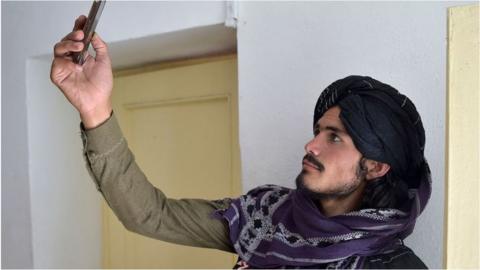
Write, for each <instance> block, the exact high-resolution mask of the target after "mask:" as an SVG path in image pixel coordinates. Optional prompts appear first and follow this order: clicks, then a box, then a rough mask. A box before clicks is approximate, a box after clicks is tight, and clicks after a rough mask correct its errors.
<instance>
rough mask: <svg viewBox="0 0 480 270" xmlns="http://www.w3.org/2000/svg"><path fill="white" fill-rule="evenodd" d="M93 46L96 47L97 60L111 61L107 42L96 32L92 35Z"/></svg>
mask: <svg viewBox="0 0 480 270" xmlns="http://www.w3.org/2000/svg"><path fill="white" fill-rule="evenodd" d="M92 47H93V49H95V54H96V56H95V60H97V61H108V62H110V57H109V56H108V47H107V44H106V43H105V42H104V41H103V40H102V39H101V38H100V36H99V35H98V34H97V33H96V32H95V33H94V34H93V37H92Z"/></svg>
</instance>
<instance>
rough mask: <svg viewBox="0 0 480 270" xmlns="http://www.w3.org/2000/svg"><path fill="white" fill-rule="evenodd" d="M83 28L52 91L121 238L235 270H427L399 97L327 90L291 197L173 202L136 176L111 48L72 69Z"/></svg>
mask: <svg viewBox="0 0 480 270" xmlns="http://www.w3.org/2000/svg"><path fill="white" fill-rule="evenodd" d="M85 19H86V18H85V17H84V16H82V17H80V18H79V19H77V21H76V23H75V27H74V31H73V32H71V33H70V34H68V35H67V36H66V37H65V38H64V39H63V40H62V41H60V42H59V43H57V44H56V45H55V49H54V54H55V58H54V60H53V63H52V70H51V79H52V81H53V82H54V83H55V84H56V85H57V86H58V87H59V88H60V90H61V91H62V92H63V93H64V94H65V96H66V98H67V99H68V100H69V101H70V102H71V103H72V104H73V106H74V107H75V108H76V109H77V110H78V111H79V113H80V116H81V119H82V139H83V142H84V147H85V151H84V153H85V157H86V161H87V167H88V169H89V171H90V173H91V175H92V177H93V179H94V180H95V183H96V184H97V189H98V190H99V191H100V192H101V193H102V195H103V196H104V198H105V199H106V201H107V203H108V204H109V206H110V207H111V208H112V210H113V211H114V212H115V214H116V215H117V217H118V218H119V219H120V221H121V222H122V223H123V224H124V226H125V227H126V228H127V229H129V230H131V231H134V232H137V233H140V234H143V235H146V236H149V237H153V238H156V239H160V240H164V241H169V242H173V243H177V244H184V245H190V246H197V247H208V248H216V249H220V250H225V251H230V252H235V253H237V254H238V255H239V261H238V264H237V266H236V267H239V268H426V266H425V264H424V263H423V262H422V261H421V260H420V259H419V258H418V257H417V256H416V255H415V254H414V253H413V251H412V250H411V249H409V248H408V247H406V246H404V245H403V241H402V240H403V239H404V238H405V237H407V236H408V235H409V234H410V233H411V232H412V230H413V227H414V225H415V220H416V218H417V217H418V216H419V215H420V213H421V212H422V210H423V209H424V208H425V205H426V203H427V201H428V199H429V196H430V192H431V182H430V171H429V168H428V164H427V162H426V160H425V158H424V154H423V150H424V145H425V134H424V129H423V126H422V122H421V119H420V116H419V114H418V112H417V111H416V109H415V106H414V105H413V103H412V102H411V101H410V100H409V99H408V98H407V97H406V96H404V95H402V94H400V93H399V92H398V91H397V90H395V89H394V88H392V87H391V86H389V85H386V84H383V83H381V82H379V81H376V80H374V79H372V78H370V77H361V76H349V77H347V78H344V79H341V80H338V81H336V82H334V83H333V84H331V85H330V86H329V87H327V89H325V90H324V91H323V92H322V94H321V95H320V98H319V99H318V101H317V104H316V106H315V112H314V121H313V126H314V137H313V139H312V140H311V141H309V142H308V143H307V144H306V145H305V152H306V154H305V157H304V158H303V162H302V170H301V172H300V174H299V175H298V177H297V179H296V184H297V189H295V190H292V189H288V188H284V187H280V186H275V185H266V186H261V187H258V188H256V189H254V190H251V191H250V192H248V193H247V194H246V195H244V196H241V197H240V198H236V199H223V200H218V201H208V200H201V199H182V200H174V199H168V198H166V197H165V195H164V194H163V193H162V192H161V191H160V190H159V189H157V188H156V187H154V186H152V184H151V183H150V182H148V180H147V179H146V178H145V175H144V174H143V173H142V171H141V170H140V168H138V166H137V164H136V163H135V160H134V157H133V155H132V153H131V152H130V150H129V148H128V145H127V142H126V141H125V139H124V138H123V135H122V133H121V130H120V128H119V126H118V123H117V121H116V119H115V115H114V114H113V112H112V108H111V103H110V95H111V91H112V87H113V83H112V82H113V80H112V71H111V63H110V58H109V56H108V52H107V46H106V44H105V43H104V42H103V41H102V40H101V39H100V38H99V36H98V35H95V36H94V38H93V40H92V45H93V47H94V49H95V51H96V57H95V58H93V57H92V56H88V57H87V59H86V62H85V64H84V65H83V66H79V65H76V64H74V63H73V62H72V58H71V53H72V52H76V51H81V49H82V46H83V44H82V43H81V40H82V38H83V33H82V31H79V30H78V29H81V28H82V26H83V24H84V23H85Z"/></svg>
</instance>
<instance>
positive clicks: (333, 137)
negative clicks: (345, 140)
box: [330, 133, 342, 143]
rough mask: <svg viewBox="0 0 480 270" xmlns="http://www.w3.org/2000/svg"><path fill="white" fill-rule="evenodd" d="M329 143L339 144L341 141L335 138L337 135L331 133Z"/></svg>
mask: <svg viewBox="0 0 480 270" xmlns="http://www.w3.org/2000/svg"><path fill="white" fill-rule="evenodd" d="M330 141H332V142H335V143H338V142H341V141H342V140H341V139H340V137H338V136H337V134H335V133H332V134H330Z"/></svg>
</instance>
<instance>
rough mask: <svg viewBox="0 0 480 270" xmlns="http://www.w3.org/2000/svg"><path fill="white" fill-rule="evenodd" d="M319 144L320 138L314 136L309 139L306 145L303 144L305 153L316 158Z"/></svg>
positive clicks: (319, 149) (319, 150)
mask: <svg viewBox="0 0 480 270" xmlns="http://www.w3.org/2000/svg"><path fill="white" fill-rule="evenodd" d="M321 147H322V145H321V143H320V136H315V137H313V139H311V140H310V141H309V142H307V144H305V152H307V153H309V154H312V155H314V156H318V155H319V154H320V152H321Z"/></svg>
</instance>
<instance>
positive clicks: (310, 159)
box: [303, 154, 325, 172]
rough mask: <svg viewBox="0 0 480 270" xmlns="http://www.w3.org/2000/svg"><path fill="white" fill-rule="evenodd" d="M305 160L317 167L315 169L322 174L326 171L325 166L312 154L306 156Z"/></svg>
mask: <svg viewBox="0 0 480 270" xmlns="http://www.w3.org/2000/svg"><path fill="white" fill-rule="evenodd" d="M303 160H306V161H308V162H310V163H312V164H313V165H315V167H317V168H318V170H319V171H320V172H323V171H324V170H325V167H324V166H323V164H322V163H321V162H320V161H318V160H317V159H315V157H313V156H312V155H310V154H306V155H305V156H304V157H303Z"/></svg>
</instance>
